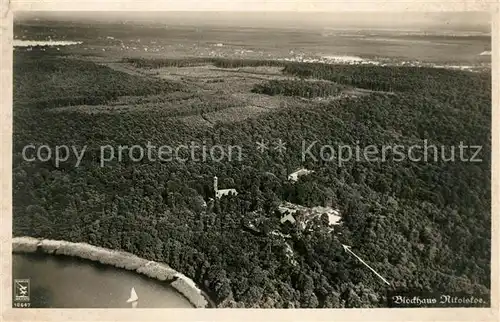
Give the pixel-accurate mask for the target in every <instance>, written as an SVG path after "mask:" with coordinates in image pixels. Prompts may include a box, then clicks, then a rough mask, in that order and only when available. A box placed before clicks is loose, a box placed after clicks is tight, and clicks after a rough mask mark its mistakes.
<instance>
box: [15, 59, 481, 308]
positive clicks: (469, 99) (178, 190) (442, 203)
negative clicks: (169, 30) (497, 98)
mask: <svg viewBox="0 0 500 322" xmlns="http://www.w3.org/2000/svg"><path fill="white" fill-rule="evenodd" d="M127 62H128V63H131V64H134V65H135V66H136V67H144V68H146V67H147V68H158V67H162V66H192V65H193V64H202V63H206V61H205V60H202V59H200V60H195V61H190V60H189V59H188V60H185V61H182V60H158V61H154V60H141V59H133V60H132V59H130V60H127ZM210 63H213V64H215V65H216V66H219V67H242V66H261V65H265V66H270V65H271V66H281V67H283V73H284V74H285V75H288V76H295V77H297V81H293V82H290V83H282V84H276V83H274V85H277V86H275V87H279V86H282V85H283V84H284V85H283V86H284V87H283V88H282V89H278V90H274V89H273V90H270V91H267V90H261V91H260V93H263V94H269V95H276V94H282V95H298V96H306V97H311V94H304V93H307V92H308V91H309V92H310V89H307V88H306V89H304V90H303V91H302V90H301V89H300V88H297V86H298V85H300V84H303V85H305V84H306V81H305V80H304V79H306V78H315V79H317V80H320V81H321V80H322V81H330V82H335V83H336V84H337V85H335V86H334V87H335V88H342V87H346V86H349V87H357V88H362V89H369V90H373V91H391V92H393V93H394V95H385V94H384V93H380V92H373V93H371V94H370V95H365V96H359V97H356V98H352V99H350V98H346V99H342V100H332V101H328V102H313V101H311V102H310V103H309V104H306V105H297V106H295V105H289V106H284V107H282V108H280V109H276V110H275V111H273V112H272V113H266V114H262V115H260V116H259V117H258V118H252V119H247V120H245V121H242V122H238V123H224V124H222V123H220V124H216V125H215V126H213V127H194V126H193V127H186V126H185V125H184V124H183V123H181V122H179V121H178V120H176V119H174V118H172V117H171V115H169V114H168V113H163V112H162V111H158V112H155V113H152V112H147V111H145V112H144V113H141V114H140V115H137V114H131V113H120V114H99V115H92V114H89V113H79V112H77V111H66V112H64V113H62V112H61V113H53V112H50V111H49V109H50V107H53V106H60V105H61V104H64V105H77V104H82V102H84V103H85V104H92V103H95V104H102V100H105V101H106V102H108V101H113V100H115V99H116V98H117V97H118V96H122V95H135V96H145V95H157V96H158V95H159V96H162V95H163V96H164V97H168V95H171V93H173V92H176V91H187V90H189V89H186V88H184V87H182V86H179V84H176V83H172V82H166V81H161V80H159V79H158V80H153V79H150V78H145V77H140V76H132V75H128V74H124V73H120V72H117V71H113V70H110V69H108V68H106V67H103V66H97V65H94V64H93V63H91V62H88V61H79V60H75V59H72V60H71V61H69V60H67V59H66V58H64V57H59V56H53V55H49V53H48V52H44V53H43V54H42V53H40V52H31V53H20V52H18V53H16V54H15V56H14V111H13V113H14V114H13V118H14V131H13V139H14V145H13V150H14V151H13V189H14V191H13V222H14V227H13V229H14V230H13V231H14V235H16V236H22V235H29V236H33V237H42V238H50V239H64V240H69V241H72V242H87V243H90V244H93V245H97V246H102V247H109V248H113V249H122V250H125V251H128V252H131V253H134V254H136V255H138V256H141V257H144V258H147V259H151V260H155V261H160V262H165V263H168V265H170V266H171V267H173V268H174V269H176V270H178V271H181V272H182V273H184V274H185V275H187V276H189V277H191V278H192V279H193V280H195V281H196V282H197V283H198V284H199V285H200V286H201V287H203V288H204V289H205V290H206V291H207V292H208V293H209V294H210V295H211V296H212V297H213V299H214V301H215V302H216V303H217V304H218V305H219V306H220V307H261V308H271V307H275V308H284V307H296V308H298V307H300V308H313V307H330V308H331V307H346V308H351V307H381V306H382V307H383V306H386V302H385V295H386V292H387V291H388V289H397V290H409V289H411V290H422V291H447V292H452V291H457V292H458V291H460V292H466V293H473V292H476V293H489V288H490V255H491V254H490V246H491V236H490V226H491V211H490V204H491V197H490V170H491V161H490V159H491V156H490V151H491V138H490V129H491V124H490V119H491V103H490V98H491V82H490V74H488V73H471V72H460V71H450V70H444V69H431V68H417V67H411V68H409V67H381V66H337V65H324V64H305V63H304V64H301V63H285V62H268V61H242V60H223V59H212V60H210ZM176 64H177V65H176ZM190 64H191V65H190ZM307 84H309V83H307ZM268 85H269V84H267V85H266V84H262V87H261V88H269V86H268ZM278 85H279V86H278ZM266 86H267V87H266ZM332 86H333V85H332ZM290 88H291V89H290ZM325 90H326V91H329V90H330V89H321V90H320V91H318V92H317V93H323V92H321V91H325ZM315 95H323V94H314V95H312V96H315ZM101 98H103V99H102V100H101ZM104 98H105V99H104ZM94 100H95V102H94ZM39 107H44V108H39ZM260 138H265V139H266V140H269V141H272V140H277V139H282V140H283V141H285V142H287V146H288V148H287V150H286V153H285V154H284V155H281V154H279V153H277V152H276V151H270V152H269V153H267V154H260V153H257V152H253V153H247V154H246V155H245V158H243V160H240V161H234V160H233V161H231V162H210V161H208V162H203V163H201V162H192V161H187V162H175V161H174V162H148V161H144V162H141V163H134V162H131V161H128V160H125V161H124V162H115V163H110V164H107V165H106V166H104V167H100V166H99V161H100V160H99V146H100V145H112V146H117V145H120V144H123V145H133V144H142V145H144V144H146V143H147V142H151V144H155V145H171V146H175V145H176V144H186V143H188V142H191V141H195V142H202V141H203V142H206V144H207V145H214V144H221V145H226V144H227V145H230V144H233V145H234V144H238V145H241V146H243V147H244V148H245V151H255V147H254V144H255V142H256V141H257V140H259V139H260ZM424 139H426V140H428V141H429V142H430V143H432V144H435V145H446V146H458V145H459V143H460V141H463V142H465V144H466V145H482V146H483V149H482V152H481V155H480V156H481V158H482V160H483V161H482V162H478V163H472V162H460V161H456V162H444V161H441V160H438V161H437V162H423V161H422V162H412V161H409V160H404V161H402V162H396V161H394V160H392V161H391V160H388V161H387V162H367V161H366V162H355V160H351V161H348V162H345V163H344V164H343V165H342V166H339V165H338V164H337V163H336V162H327V161H319V162H313V161H312V160H310V159H308V160H306V161H305V162H303V161H302V160H301V153H300V151H301V148H302V147H301V144H302V142H303V141H304V140H305V141H307V142H311V141H314V140H319V141H321V142H325V143H328V144H332V145H337V144H339V145H340V144H351V145H354V144H359V145H361V146H363V145H368V144H374V145H377V146H384V145H395V144H402V145H405V146H409V145H412V144H422V140H424ZM27 144H47V145H50V146H53V147H54V146H56V145H63V144H66V145H75V146H77V147H79V148H80V149H81V147H83V146H85V145H86V146H87V152H86V154H85V158H84V159H83V161H82V164H81V165H80V166H79V167H75V166H74V164H75V163H74V162H70V161H71V160H70V161H68V162H66V163H63V164H62V165H60V166H59V167H56V166H55V164H54V162H51V161H48V162H27V161H24V160H23V158H22V154H21V153H22V149H23V147H24V146H25V145H27ZM313 150H314V149H313ZM315 152H316V153H317V151H315ZM299 167H306V168H308V169H311V170H315V172H314V173H312V174H311V175H309V176H305V177H301V178H300V180H299V181H298V182H297V183H295V184H292V183H290V182H289V181H288V180H287V175H288V174H289V173H291V172H292V171H294V170H295V169H297V168H299ZM214 175H217V176H218V177H219V186H220V187H234V188H236V189H237V190H238V192H239V194H238V195H237V196H229V197H225V198H222V199H220V200H219V201H217V202H215V203H214V202H211V201H209V199H210V198H211V197H213V194H214V191H213V188H212V178H213V176H214ZM205 201H206V202H207V203H206V204H205ZM282 201H290V202H293V203H297V204H301V205H305V206H316V205H327V206H332V207H335V208H338V209H340V212H341V214H342V224H341V225H340V226H336V227H335V229H334V232H330V230H329V229H328V227H326V223H325V222H324V221H322V220H318V221H314V222H312V223H311V225H312V226H314V227H313V228H314V229H311V230H302V229H300V228H299V227H298V226H297V225H288V224H287V225H282V224H280V221H279V219H280V215H279V212H278V205H279V204H280V203H281V202H282ZM248 221H252V222H254V223H256V231H258V232H259V233H252V232H251V231H248V229H245V227H246V226H245V222H248ZM273 231H281V232H282V233H283V234H286V235H289V238H287V239H286V240H285V239H284V238H281V237H279V236H276V235H275V234H272V233H271V232H273ZM287 244H288V245H290V246H291V248H292V249H293V259H294V261H292V260H290V258H289V253H288V252H287ZM341 244H347V245H350V246H351V247H352V249H353V250H354V251H356V253H357V254H358V255H359V256H360V257H362V258H363V259H364V260H365V261H366V262H368V263H370V265H371V266H372V267H373V268H374V269H376V270H377V271H378V272H380V273H381V274H382V275H383V276H384V277H385V278H386V279H388V280H389V281H390V282H391V284H392V286H391V287H388V286H387V285H385V284H384V283H383V282H381V281H380V280H379V279H378V278H376V277H375V276H374V275H373V274H372V273H371V272H370V271H369V270H368V269H367V268H366V267H365V266H363V265H362V264H361V263H360V262H359V261H358V260H357V259H355V258H353V257H352V256H350V255H349V254H347V253H346V252H344V250H343V248H342V245H341Z"/></svg>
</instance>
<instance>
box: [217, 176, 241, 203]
mask: <svg viewBox="0 0 500 322" xmlns="http://www.w3.org/2000/svg"><path fill="white" fill-rule="evenodd" d="M217 181H218V180H217V177H214V192H215V198H217V199H220V197H222V196H230V195H234V196H236V195H237V194H238V191H236V189H222V190H219V189H218V186H217Z"/></svg>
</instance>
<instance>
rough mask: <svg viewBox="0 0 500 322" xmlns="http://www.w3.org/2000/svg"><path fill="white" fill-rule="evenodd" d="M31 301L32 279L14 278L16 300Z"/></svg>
mask: <svg viewBox="0 0 500 322" xmlns="http://www.w3.org/2000/svg"><path fill="white" fill-rule="evenodd" d="M29 301H30V280H29V279H15V280H14V302H23V303H26V302H29Z"/></svg>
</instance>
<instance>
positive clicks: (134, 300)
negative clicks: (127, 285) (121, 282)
mask: <svg viewBox="0 0 500 322" xmlns="http://www.w3.org/2000/svg"><path fill="white" fill-rule="evenodd" d="M138 300H139V297H138V296H137V293H136V292H135V288H133V287H132V289H131V290H130V298H129V299H128V300H127V303H132V307H133V308H136V307H137V301H138Z"/></svg>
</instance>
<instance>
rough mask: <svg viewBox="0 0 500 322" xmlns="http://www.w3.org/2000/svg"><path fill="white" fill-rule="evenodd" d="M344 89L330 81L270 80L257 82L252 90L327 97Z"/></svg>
mask: <svg viewBox="0 0 500 322" xmlns="http://www.w3.org/2000/svg"><path fill="white" fill-rule="evenodd" d="M343 89H345V86H341V85H338V84H335V83H332V82H322V81H316V82H312V81H306V80H270V81H268V82H266V83H263V84H257V85H256V86H255V87H254V88H253V89H252V92H254V93H260V94H266V95H285V96H300V97H305V98H315V97H327V96H334V95H338V94H340V93H341V92H342V90H343Z"/></svg>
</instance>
